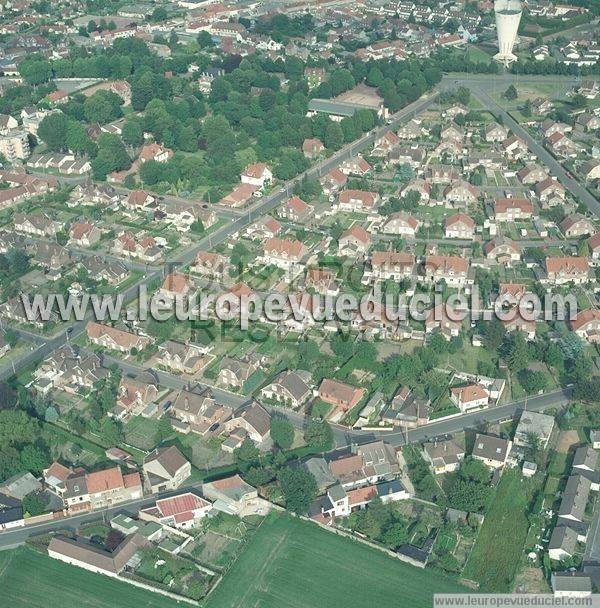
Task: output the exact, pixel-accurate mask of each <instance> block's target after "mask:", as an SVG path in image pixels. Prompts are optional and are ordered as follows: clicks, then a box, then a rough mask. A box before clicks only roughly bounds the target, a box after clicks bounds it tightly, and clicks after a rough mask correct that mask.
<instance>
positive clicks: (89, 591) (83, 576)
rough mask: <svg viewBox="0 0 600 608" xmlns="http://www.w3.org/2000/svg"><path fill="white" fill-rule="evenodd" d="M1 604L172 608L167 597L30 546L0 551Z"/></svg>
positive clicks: (22, 607)
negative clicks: (73, 564)
mask: <svg viewBox="0 0 600 608" xmlns="http://www.w3.org/2000/svg"><path fill="white" fill-rule="evenodd" d="M0 600H1V602H0V604H1V605H2V606H10V607H11V608H49V607H50V606H61V608H82V607H84V608H117V607H119V608H120V607H123V608H125V607H127V608H129V607H134V606H139V607H142V606H143V607H144V608H172V606H173V605H174V604H175V602H174V601H173V600H172V599H170V598H167V597H164V596H161V595H158V594H155V593H152V592H150V591H145V590H143V589H139V588H137V587H133V586H132V585H129V584H128V583H125V582H122V581H118V580H114V579H112V578H109V577H107V576H102V575H100V574H94V573H92V572H87V571H86V570H83V569H81V568H77V567H76V566H70V565H68V564H65V563H63V562H60V561H58V560H55V559H52V558H51V557H48V556H47V555H43V554H42V553H38V552H37V551H34V550H33V549H31V548H29V547H22V548H20V549H16V550H14V551H7V552H4V553H2V554H0Z"/></svg>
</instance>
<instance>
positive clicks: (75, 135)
mask: <svg viewBox="0 0 600 608" xmlns="http://www.w3.org/2000/svg"><path fill="white" fill-rule="evenodd" d="M65 144H66V146H67V148H68V149H69V150H71V152H73V154H89V153H90V152H91V151H92V150H93V148H94V144H93V142H92V140H91V139H90V137H89V135H88V134H87V132H86V130H85V127H84V126H83V125H82V124H81V123H79V122H76V121H74V120H71V121H69V123H68V125H67V133H66V137H65Z"/></svg>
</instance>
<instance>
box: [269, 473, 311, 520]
mask: <svg viewBox="0 0 600 608" xmlns="http://www.w3.org/2000/svg"><path fill="white" fill-rule="evenodd" d="M277 480H278V481H279V485H280V487H281V491H282V492H283V496H284V498H285V506H286V508H287V509H289V510H290V511H292V512H293V513H297V514H298V515H305V514H306V513H308V509H309V507H310V505H311V504H312V502H313V500H314V499H315V496H316V495H317V490H318V487H317V482H316V480H315V478H314V476H313V474H312V473H310V472H309V471H306V470H305V469H299V468H295V469H292V468H291V467H285V468H283V469H281V471H279V473H278V474H277Z"/></svg>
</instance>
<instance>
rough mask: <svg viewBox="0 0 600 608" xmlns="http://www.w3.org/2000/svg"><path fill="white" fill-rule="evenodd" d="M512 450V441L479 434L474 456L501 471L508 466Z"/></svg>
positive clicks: (476, 437) (476, 436)
mask: <svg viewBox="0 0 600 608" xmlns="http://www.w3.org/2000/svg"><path fill="white" fill-rule="evenodd" d="M511 448H512V441H508V440H507V439H502V438H501V437H495V436H493V435H482V434H481V433H477V434H476V435H475V443H474V445H473V452H472V456H473V458H475V459H477V460H481V462H483V463H484V464H485V465H486V466H488V467H490V468H492V469H500V468H502V467H504V465H505V464H506V461H507V460H508V456H509V454H510V450H511Z"/></svg>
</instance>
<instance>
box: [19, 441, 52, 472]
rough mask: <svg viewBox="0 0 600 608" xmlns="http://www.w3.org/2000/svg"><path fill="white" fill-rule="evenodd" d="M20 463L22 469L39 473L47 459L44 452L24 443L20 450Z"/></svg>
mask: <svg viewBox="0 0 600 608" xmlns="http://www.w3.org/2000/svg"><path fill="white" fill-rule="evenodd" d="M21 464H22V465H23V468H24V469H27V470H28V471H29V472H31V473H33V474H34V475H39V474H40V473H41V472H42V471H43V470H44V469H45V468H46V466H47V464H48V459H47V458H46V455H45V454H44V452H43V451H42V450H41V449H40V448H38V447H36V446H35V445H26V446H25V447H24V448H23V449H22V450H21Z"/></svg>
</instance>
